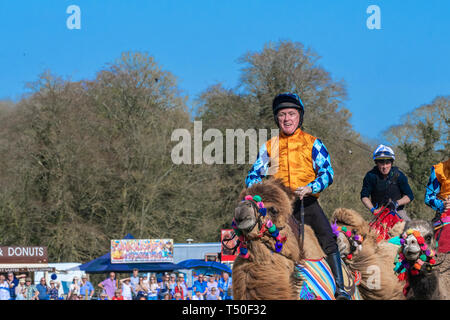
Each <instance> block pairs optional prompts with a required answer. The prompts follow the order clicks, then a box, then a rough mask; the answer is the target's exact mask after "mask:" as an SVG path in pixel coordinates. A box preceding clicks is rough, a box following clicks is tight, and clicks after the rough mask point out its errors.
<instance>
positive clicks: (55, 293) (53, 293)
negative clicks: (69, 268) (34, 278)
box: [48, 280, 60, 300]
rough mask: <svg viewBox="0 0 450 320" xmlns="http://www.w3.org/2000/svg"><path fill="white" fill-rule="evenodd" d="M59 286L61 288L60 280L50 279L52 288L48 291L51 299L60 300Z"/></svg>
mask: <svg viewBox="0 0 450 320" xmlns="http://www.w3.org/2000/svg"><path fill="white" fill-rule="evenodd" d="M59 288H60V284H59V282H58V281H55V280H51V281H50V290H49V291H48V294H49V296H50V300H58V298H59Z"/></svg>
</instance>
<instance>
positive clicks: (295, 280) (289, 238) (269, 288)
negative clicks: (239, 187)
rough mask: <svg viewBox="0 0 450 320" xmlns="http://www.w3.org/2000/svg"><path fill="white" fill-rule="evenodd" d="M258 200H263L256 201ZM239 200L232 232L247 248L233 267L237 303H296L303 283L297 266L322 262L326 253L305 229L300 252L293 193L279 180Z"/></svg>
mask: <svg viewBox="0 0 450 320" xmlns="http://www.w3.org/2000/svg"><path fill="white" fill-rule="evenodd" d="M255 196H259V197H260V198H259V199H257V200H252V197H253V199H255ZM239 200H240V202H239V204H238V205H237V207H236V209H235V214H234V228H235V231H236V233H237V234H238V235H239V237H240V241H242V242H241V243H242V244H244V243H245V245H243V246H242V247H241V250H240V252H241V253H240V255H238V257H237V258H236V260H235V262H234V265H233V273H232V278H233V297H234V299H237V300H298V299H299V298H300V290H301V289H302V285H303V279H302V277H301V276H299V272H298V269H297V268H296V266H297V265H299V264H302V263H303V262H304V261H305V259H306V258H308V259H321V258H323V257H324V256H325V254H324V252H323V251H322V249H321V247H320V245H319V242H318V240H317V238H316V237H315V235H314V232H313V230H312V229H311V228H310V227H309V226H307V225H305V229H304V247H303V249H302V248H300V246H299V239H298V233H296V232H294V230H295V229H296V228H295V227H294V228H292V227H291V226H295V222H294V219H295V218H294V217H293V216H292V209H293V203H294V200H295V194H294V193H293V192H292V191H291V190H290V189H289V188H287V187H285V186H284V185H283V183H282V182H281V181H280V180H276V179H269V180H266V181H264V182H262V183H258V184H254V185H253V186H251V187H250V188H248V189H244V190H243V191H242V192H241V194H240V196H239ZM258 200H259V201H261V202H262V204H260V202H258ZM256 202H257V203H258V204H255V203H256ZM261 208H264V209H262V210H260V209H261ZM264 214H266V216H264ZM268 219H270V220H271V222H272V223H273V225H275V226H276V227H270V226H271V225H272V223H271V224H270V226H269V227H267V221H268ZM265 226H266V227H267V228H269V232H267V231H265V229H264V228H265ZM275 229H276V230H275ZM295 231H296V230H295ZM275 235H276V236H275ZM280 247H281V248H280Z"/></svg>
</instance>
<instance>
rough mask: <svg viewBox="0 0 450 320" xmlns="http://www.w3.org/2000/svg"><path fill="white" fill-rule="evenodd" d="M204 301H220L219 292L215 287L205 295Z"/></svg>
mask: <svg viewBox="0 0 450 320" xmlns="http://www.w3.org/2000/svg"><path fill="white" fill-rule="evenodd" d="M206 300H222V299H221V298H220V292H219V290H217V288H216V287H211V291H210V292H208V294H207V295H206Z"/></svg>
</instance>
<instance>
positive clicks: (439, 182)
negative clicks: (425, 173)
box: [425, 158, 450, 220]
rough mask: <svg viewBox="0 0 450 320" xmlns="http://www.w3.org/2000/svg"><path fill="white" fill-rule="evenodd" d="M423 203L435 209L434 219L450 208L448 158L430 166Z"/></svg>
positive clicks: (449, 163)
mask: <svg viewBox="0 0 450 320" xmlns="http://www.w3.org/2000/svg"><path fill="white" fill-rule="evenodd" d="M425 204H426V205H427V206H429V207H431V208H432V209H433V210H435V211H436V216H435V218H434V219H439V218H440V216H441V214H442V213H444V212H445V211H446V210H449V209H450V158H449V159H447V161H444V162H441V163H438V164H436V165H434V166H432V167H431V175H430V179H429V180H428V184H427V190H426V193H425ZM434 219H433V220H434Z"/></svg>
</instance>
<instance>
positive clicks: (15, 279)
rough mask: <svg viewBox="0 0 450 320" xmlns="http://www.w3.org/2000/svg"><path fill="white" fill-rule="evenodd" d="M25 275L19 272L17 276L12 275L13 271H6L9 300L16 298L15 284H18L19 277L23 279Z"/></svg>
mask: <svg viewBox="0 0 450 320" xmlns="http://www.w3.org/2000/svg"><path fill="white" fill-rule="evenodd" d="M25 277H26V275H24V274H21V275H18V276H17V277H15V276H14V272H8V277H7V279H6V282H7V283H8V285H9V295H10V296H11V300H15V298H16V286H17V285H18V284H19V279H24V280H25Z"/></svg>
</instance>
